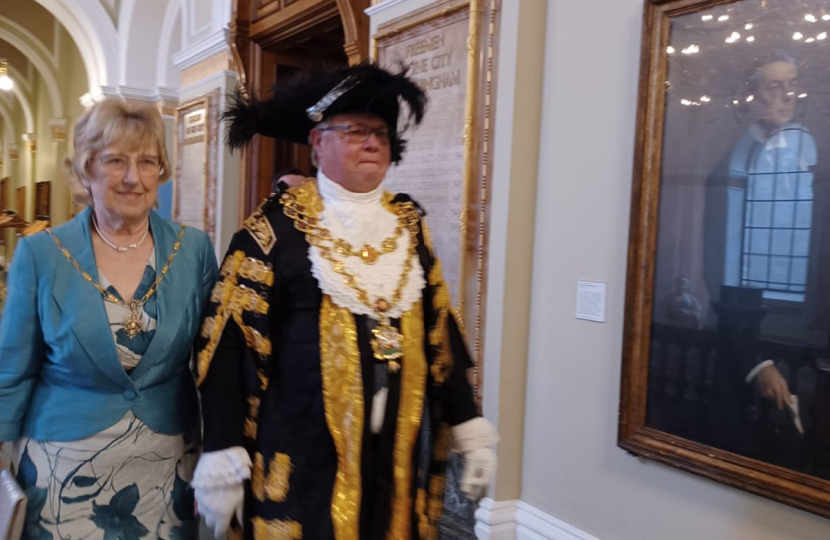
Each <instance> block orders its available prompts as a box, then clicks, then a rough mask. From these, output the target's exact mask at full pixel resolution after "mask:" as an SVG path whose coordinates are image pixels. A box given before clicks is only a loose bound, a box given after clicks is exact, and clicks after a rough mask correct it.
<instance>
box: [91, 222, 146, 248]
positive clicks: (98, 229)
mask: <svg viewBox="0 0 830 540" xmlns="http://www.w3.org/2000/svg"><path fill="white" fill-rule="evenodd" d="M92 224H93V225H94V226H95V231H96V232H97V233H98V236H100V237H101V240H103V241H104V243H105V244H106V245H108V246H109V247H111V248H112V249H114V250H115V251H117V252H118V253H124V252H125V251H129V250H131V249H135V248H137V247H138V246H140V245H141V243H142V242H144V239H145V238H147V233H148V232H150V220H149V219H148V220H147V228H146V229H144V236H142V237H141V240H139V241H138V242H135V243H133V244H127V245H126V246H116V245H115V244H113V243H112V242H110V241H109V240H108V239H107V237H106V236H104V233H102V232H101V229H100V228H98V218H96V217H95V214H92Z"/></svg>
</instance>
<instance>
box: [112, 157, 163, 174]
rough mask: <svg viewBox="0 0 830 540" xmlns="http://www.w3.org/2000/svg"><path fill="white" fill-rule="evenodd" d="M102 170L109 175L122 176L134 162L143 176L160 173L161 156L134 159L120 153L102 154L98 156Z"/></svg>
mask: <svg viewBox="0 0 830 540" xmlns="http://www.w3.org/2000/svg"><path fill="white" fill-rule="evenodd" d="M99 159H100V161H101V165H103V167H104V171H105V172H106V173H107V174H109V175H110V176H124V175H126V174H127V170H129V168H130V164H131V163H133V162H135V166H136V168H137V169H138V174H140V175H141V176H143V177H145V178H152V177H154V176H159V175H161V158H159V157H156V156H138V157H137V158H135V159H132V158H129V157H127V156H123V155H121V154H104V155H102V156H101V157H100V158H99Z"/></svg>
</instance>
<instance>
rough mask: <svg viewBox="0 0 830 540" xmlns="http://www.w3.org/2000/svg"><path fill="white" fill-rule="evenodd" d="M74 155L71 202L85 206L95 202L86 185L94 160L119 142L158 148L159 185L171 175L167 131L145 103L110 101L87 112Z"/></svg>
mask: <svg viewBox="0 0 830 540" xmlns="http://www.w3.org/2000/svg"><path fill="white" fill-rule="evenodd" d="M74 133H75V136H74V146H75V154H74V156H72V157H71V158H66V163H65V164H66V167H67V169H68V172H69V176H70V184H71V187H72V199H73V200H74V201H75V202H76V203H78V204H82V205H84V206H88V205H90V204H91V203H92V198H91V197H90V194H89V191H88V188H87V185H88V183H89V182H90V181H92V177H91V175H90V171H89V166H90V163H91V161H92V158H93V157H94V156H95V155H96V154H98V153H99V152H101V151H103V150H104V149H105V148H107V147H108V146H110V145H112V144H116V143H125V144H127V145H129V146H139V147H141V146H150V145H155V146H156V148H157V150H158V153H159V160H160V161H161V175H160V176H159V183H164V182H166V181H167V180H168V179H169V178H170V176H171V174H172V171H171V168H170V160H169V158H168V156H167V147H166V146H165V128H164V122H163V121H162V119H161V114H159V111H158V109H156V108H155V107H154V106H152V105H149V104H145V103H134V102H128V101H125V100H123V99H121V98H107V99H105V100H103V101H100V102H98V103H96V104H95V105H93V106H92V108H90V109H89V110H88V111H86V112H85V113H84V114H83V116H81V118H80V119H79V120H78V123H77V124H75V131H74Z"/></svg>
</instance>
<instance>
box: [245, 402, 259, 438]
mask: <svg viewBox="0 0 830 540" xmlns="http://www.w3.org/2000/svg"><path fill="white" fill-rule="evenodd" d="M259 404H260V399H259V398H258V397H256V396H248V416H246V417H245V428H244V434H245V437H247V438H249V439H252V440H253V439H256V435H257V420H258V419H259Z"/></svg>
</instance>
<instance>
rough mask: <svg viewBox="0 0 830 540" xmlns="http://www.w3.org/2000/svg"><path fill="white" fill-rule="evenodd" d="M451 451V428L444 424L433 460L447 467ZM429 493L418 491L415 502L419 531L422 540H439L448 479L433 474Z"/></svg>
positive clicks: (436, 443) (437, 436) (438, 435)
mask: <svg viewBox="0 0 830 540" xmlns="http://www.w3.org/2000/svg"><path fill="white" fill-rule="evenodd" d="M449 450H450V427H449V426H448V425H447V424H446V422H442V423H441V425H440V427H439V428H438V433H437V435H436V437H435V442H434V443H433V448H432V459H433V461H435V462H439V463H441V464H442V466H443V467H446V461H447V455H448V453H449ZM427 488H428V489H429V493H427V490H425V489H423V488H419V489H418V495H417V499H416V500H415V512H416V514H417V515H418V531H419V533H420V535H421V540H438V533H439V526H438V525H439V521H440V520H441V515H442V514H443V513H444V490H445V489H446V477H445V476H444V474H433V475H431V476H430V479H429V484H428V485H427Z"/></svg>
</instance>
